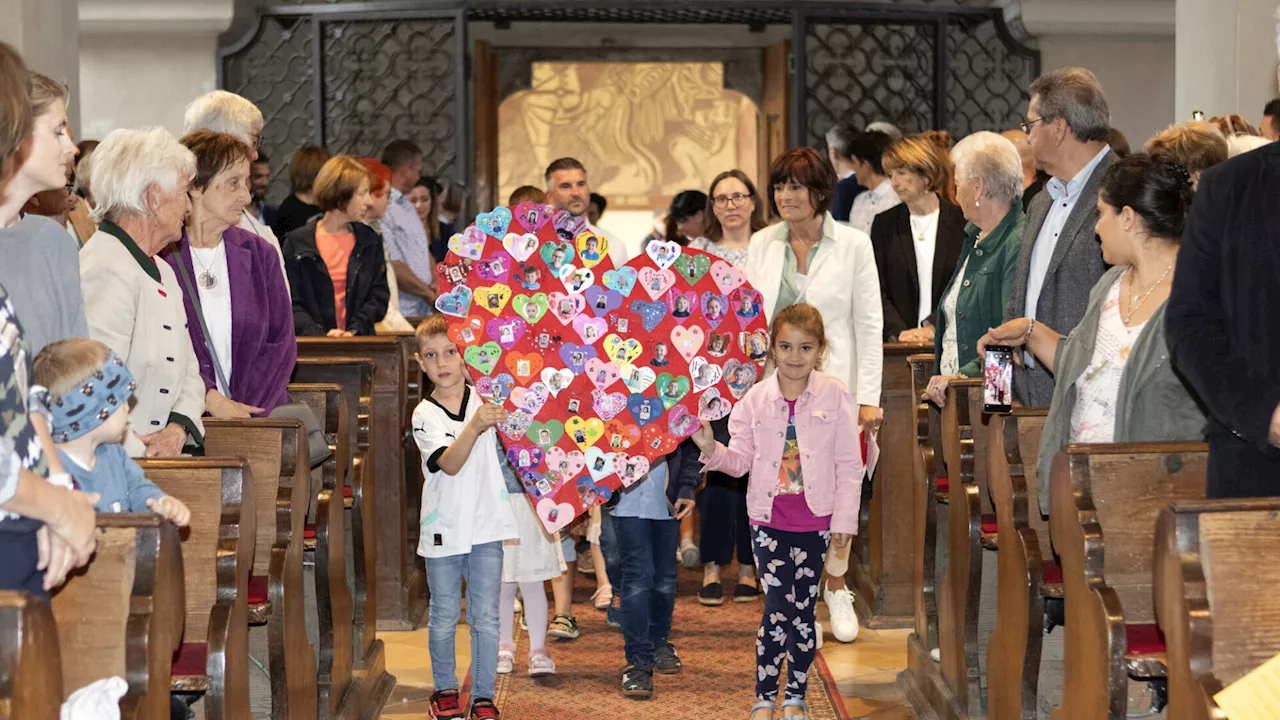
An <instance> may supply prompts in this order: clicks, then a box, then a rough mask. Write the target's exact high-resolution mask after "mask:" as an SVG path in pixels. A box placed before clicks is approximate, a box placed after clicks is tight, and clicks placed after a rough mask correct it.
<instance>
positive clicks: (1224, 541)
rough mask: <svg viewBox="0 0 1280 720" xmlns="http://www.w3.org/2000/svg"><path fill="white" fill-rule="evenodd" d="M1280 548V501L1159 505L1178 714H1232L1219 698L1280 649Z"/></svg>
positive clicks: (1172, 710)
mask: <svg viewBox="0 0 1280 720" xmlns="http://www.w3.org/2000/svg"><path fill="white" fill-rule="evenodd" d="M1278 552H1280V499H1276V498H1268V499H1259V500H1203V501H1199V502H1175V503H1171V504H1170V506H1169V507H1167V508H1165V509H1164V510H1162V511H1161V512H1160V516H1159V519H1158V520H1157V521H1156V540H1155V603H1156V615H1157V617H1158V618H1159V620H1160V629H1161V630H1163V631H1164V634H1165V638H1166V644H1167V645H1168V650H1167V662H1168V668H1169V707H1168V715H1167V717H1168V718H1169V720H1190V719H1194V720H1209V718H1222V717H1225V715H1224V714H1223V711H1222V709H1221V708H1220V707H1218V704H1217V703H1216V702H1214V700H1213V696H1214V695H1215V694H1217V693H1218V692H1219V691H1221V690H1222V689H1223V688H1224V687H1226V686H1228V685H1230V684H1231V683H1233V682H1235V681H1236V680H1239V679H1240V678H1241V677H1243V676H1245V675H1247V674H1248V673H1249V672H1251V671H1252V670H1253V669H1254V668H1256V667H1257V666H1258V665H1261V664H1262V663H1264V662H1266V661H1267V660H1270V659H1271V658H1272V657H1275V655H1276V654H1278V653H1280V598H1278V597H1277V596H1276V593H1275V588H1276V586H1277V584H1280V564H1277V563H1276V562H1275V558H1276V555H1277V553H1278ZM1273 709H1274V708H1273Z"/></svg>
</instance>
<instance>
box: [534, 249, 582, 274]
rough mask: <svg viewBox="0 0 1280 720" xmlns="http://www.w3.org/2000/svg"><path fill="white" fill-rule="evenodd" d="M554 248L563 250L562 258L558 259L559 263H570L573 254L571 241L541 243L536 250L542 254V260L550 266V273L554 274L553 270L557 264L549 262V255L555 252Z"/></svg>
mask: <svg viewBox="0 0 1280 720" xmlns="http://www.w3.org/2000/svg"><path fill="white" fill-rule="evenodd" d="M556 250H563V251H564V258H563V259H561V260H560V264H561V265H568V264H570V263H572V262H573V256H574V250H573V243H570V242H555V241H547V242H544V243H542V249H540V250H539V251H538V254H539V255H541V256H542V262H544V263H546V264H547V267H549V268H551V274H553V275H554V274H555V271H556V269H557V267H558V266H555V265H553V264H552V263H551V256H552V254H554V253H555V251H556Z"/></svg>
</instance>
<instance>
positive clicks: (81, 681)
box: [14, 513, 186, 720]
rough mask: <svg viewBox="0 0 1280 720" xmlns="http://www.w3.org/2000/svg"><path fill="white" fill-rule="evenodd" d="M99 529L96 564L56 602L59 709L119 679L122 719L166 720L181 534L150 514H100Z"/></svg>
mask: <svg viewBox="0 0 1280 720" xmlns="http://www.w3.org/2000/svg"><path fill="white" fill-rule="evenodd" d="M97 523H98V550H97V553H96V554H95V555H94V557H93V561H92V562H90V563H89V564H88V565H86V566H85V567H84V568H82V569H80V570H76V571H75V572H73V573H72V574H71V576H70V577H69V578H68V579H67V582H66V583H65V584H64V585H63V586H62V587H60V588H58V589H57V590H56V591H54V594H53V600H52V602H51V607H52V610H53V617H54V618H55V619H56V620H57V623H58V640H59V646H60V649H61V655H62V669H61V675H62V685H61V688H62V692H63V693H64V697H60V698H59V702H61V700H62V699H65V696H70V694H71V693H73V692H75V691H76V690H78V689H80V688H82V687H84V686H85V685H88V684H89V683H92V682H94V681H96V680H101V679H103V678H108V677H117V676H118V677H122V678H124V679H125V681H126V682H127V683H128V686H129V687H128V690H127V691H126V693H125V695H124V697H122V698H121V699H120V716H121V717H122V718H125V719H126V720H167V719H168V718H169V691H170V685H171V672H172V665H173V656H174V651H175V650H177V649H178V647H179V646H180V645H181V644H182V632H183V623H184V620H185V611H184V607H185V604H186V589H185V585H184V576H185V572H184V564H183V557H182V540H181V537H180V535H179V530H178V528H177V527H176V526H175V525H173V523H170V522H167V521H165V520H161V519H160V517H159V516H157V515H151V514H127V513H123V514H113V515H98V520H97ZM57 716H58V715H57V713H54V714H52V715H47V714H41V715H39V716H32V717H41V718H45V717H57ZM14 717H18V716H14Z"/></svg>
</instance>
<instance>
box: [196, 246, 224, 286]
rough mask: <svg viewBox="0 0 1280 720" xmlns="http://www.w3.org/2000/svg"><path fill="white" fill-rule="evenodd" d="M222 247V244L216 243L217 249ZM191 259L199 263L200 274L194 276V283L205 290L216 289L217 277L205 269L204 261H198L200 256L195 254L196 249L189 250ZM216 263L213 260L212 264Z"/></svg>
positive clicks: (208, 269)
mask: <svg viewBox="0 0 1280 720" xmlns="http://www.w3.org/2000/svg"><path fill="white" fill-rule="evenodd" d="M223 245H224V244H223V243H218V247H219V248H222V247H223ZM215 254H216V253H215ZM191 257H193V258H195V261H196V262H198V263H200V270H201V273H200V274H199V275H197V276H196V282H197V283H198V284H199V285H200V287H202V288H204V289H205V290H212V289H214V288H216V287H218V276H217V275H214V274H213V272H212V270H211V269H210V267H207V266H206V265H205V264H204V261H202V260H201V259H200V256H199V255H197V254H196V248H194V247H192V248H191ZM216 262H217V261H216V260H215V261H214V263H215V264H216Z"/></svg>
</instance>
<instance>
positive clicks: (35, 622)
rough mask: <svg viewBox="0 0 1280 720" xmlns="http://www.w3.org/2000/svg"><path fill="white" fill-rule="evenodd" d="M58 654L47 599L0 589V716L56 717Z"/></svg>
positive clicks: (59, 695)
mask: <svg viewBox="0 0 1280 720" xmlns="http://www.w3.org/2000/svg"><path fill="white" fill-rule="evenodd" d="M61 706H62V658H61V654H60V651H59V649H58V628H57V625H55V624H54V621H53V613H52V612H50V610H49V602H48V601H47V600H45V599H43V598H37V597H35V596H33V595H29V594H27V593H25V592H13V591H8V590H6V591H0V718H14V720H20V719H22V718H56V717H58V714H59V712H60V709H61Z"/></svg>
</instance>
